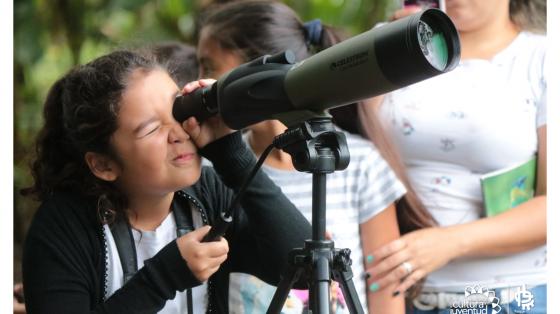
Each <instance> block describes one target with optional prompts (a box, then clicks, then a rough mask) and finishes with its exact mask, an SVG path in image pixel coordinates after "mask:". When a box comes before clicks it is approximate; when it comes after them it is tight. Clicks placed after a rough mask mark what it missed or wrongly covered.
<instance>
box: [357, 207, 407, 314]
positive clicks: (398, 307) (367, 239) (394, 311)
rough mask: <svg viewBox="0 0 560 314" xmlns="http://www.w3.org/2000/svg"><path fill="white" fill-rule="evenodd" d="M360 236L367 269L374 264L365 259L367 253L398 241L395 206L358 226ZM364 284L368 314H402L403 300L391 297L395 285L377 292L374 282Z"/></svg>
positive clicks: (369, 280)
mask: <svg viewBox="0 0 560 314" xmlns="http://www.w3.org/2000/svg"><path fill="white" fill-rule="evenodd" d="M360 235H361V239H362V249H363V252H366V253H365V256H364V264H365V267H364V268H365V269H367V268H368V267H370V266H372V265H375V264H376V261H373V260H371V258H368V257H367V252H373V251H375V250H376V249H378V248H380V247H381V246H383V245H384V244H386V243H389V242H391V241H393V240H395V239H398V238H399V236H400V233H399V227H398V224H397V214H396V209H395V205H394V204H391V205H390V206H389V207H387V208H386V209H385V210H383V211H382V212H380V213H379V214H377V215H375V216H374V217H372V218H370V219H369V220H368V221H366V222H364V223H362V224H361V225H360ZM355 275H361V274H355ZM355 278H356V280H362V279H361V278H359V277H357V276H355ZM366 282H367V289H368V290H367V291H368V294H367V296H368V310H369V313H376V314H377V313H387V314H398V313H404V298H403V297H402V296H401V297H397V298H394V297H393V295H392V294H393V291H394V290H395V289H396V287H397V283H392V284H390V285H389V286H388V287H386V289H382V290H377V289H379V288H378V287H377V286H375V284H374V280H372V279H368V280H367V281H366Z"/></svg>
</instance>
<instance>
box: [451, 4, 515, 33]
mask: <svg viewBox="0 0 560 314" xmlns="http://www.w3.org/2000/svg"><path fill="white" fill-rule="evenodd" d="M445 10H446V13H447V15H448V16H449V17H450V18H451V20H452V21H453V23H454V24H455V27H457V30H459V32H470V31H476V30H479V29H481V28H484V27H485V26H487V25H489V24H491V23H492V22H494V21H496V19H507V20H509V0H447V1H446V2H445Z"/></svg>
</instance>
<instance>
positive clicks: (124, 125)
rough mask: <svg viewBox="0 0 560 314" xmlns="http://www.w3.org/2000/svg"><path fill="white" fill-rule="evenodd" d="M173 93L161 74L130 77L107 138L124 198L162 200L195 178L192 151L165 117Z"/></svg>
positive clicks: (171, 84) (176, 125) (195, 162)
mask: <svg viewBox="0 0 560 314" xmlns="http://www.w3.org/2000/svg"><path fill="white" fill-rule="evenodd" d="M178 93H179V89H178V87H177V85H176V84H175V83H174V82H173V80H172V79H171V77H170V76H169V75H168V74H167V73H166V72H164V71H163V70H152V71H144V70H136V71H134V72H133V73H132V74H131V77H130V80H129V85H128V87H127V89H126V90H125V92H124V93H123V95H122V99H121V104H120V110H119V113H118V118H117V121H118V122H117V123H118V129H117V130H116V131H115V133H114V134H113V136H112V139H111V143H112V145H113V147H114V149H115V151H116V153H117V155H118V156H119V159H120V163H119V166H118V167H119V170H118V175H117V180H116V183H117V184H118V185H119V186H120V187H121V188H122V189H123V190H124V191H125V193H127V195H128V196H129V197H134V195H142V196H143V197H145V196H150V195H165V194H168V193H170V192H174V191H176V190H178V189H180V188H183V187H186V186H190V185H192V184H194V183H195V182H196V181H197V180H198V178H199V177H200V157H199V156H198V154H197V149H196V147H195V145H194V144H193V142H192V141H191V140H190V138H189V136H188V135H187V133H186V132H185V131H184V130H183V128H182V127H181V125H180V124H179V123H178V122H177V121H176V120H175V119H174V118H173V115H172V113H171V112H172V111H171V108H172V105H173V101H174V100H175V97H176V96H177V94H178Z"/></svg>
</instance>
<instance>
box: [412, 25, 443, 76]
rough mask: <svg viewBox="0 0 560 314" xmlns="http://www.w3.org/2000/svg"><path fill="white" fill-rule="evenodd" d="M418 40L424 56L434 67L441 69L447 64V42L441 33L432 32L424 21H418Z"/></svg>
mask: <svg viewBox="0 0 560 314" xmlns="http://www.w3.org/2000/svg"><path fill="white" fill-rule="evenodd" d="M418 41H419V42H420V48H421V49H422V52H423V53H424V56H425V57H426V59H427V60H428V62H430V64H431V65H433V66H434V67H435V68H436V69H438V70H440V71H443V70H444V69H445V67H446V66H447V59H448V52H447V43H446V42H445V38H444V36H443V33H442V32H440V31H437V32H434V31H433V30H432V28H431V27H430V26H429V25H428V24H426V22H424V21H420V22H419V23H418Z"/></svg>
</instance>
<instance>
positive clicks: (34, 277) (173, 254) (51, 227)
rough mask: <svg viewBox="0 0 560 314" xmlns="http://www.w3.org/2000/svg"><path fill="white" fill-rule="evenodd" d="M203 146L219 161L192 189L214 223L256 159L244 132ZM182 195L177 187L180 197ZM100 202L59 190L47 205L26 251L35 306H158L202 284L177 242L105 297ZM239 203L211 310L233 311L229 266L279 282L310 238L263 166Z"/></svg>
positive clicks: (61, 309)
mask: <svg viewBox="0 0 560 314" xmlns="http://www.w3.org/2000/svg"><path fill="white" fill-rule="evenodd" d="M200 153H201V155H203V156H204V157H206V158H208V159H209V160H211V161H212V162H213V164H214V168H215V171H214V169H212V168H208V167H204V168H203V171H202V175H201V178H200V180H199V181H198V182H197V183H196V184H195V185H194V186H192V187H191V188H189V189H188V190H186V191H189V192H188V193H189V194H190V195H191V196H193V197H194V198H196V199H197V200H198V201H199V203H200V205H201V206H202V207H203V209H204V211H206V213H207V215H208V219H209V222H210V224H212V222H213V221H215V220H216V219H217V217H218V215H219V212H220V211H221V210H223V209H225V208H227V207H228V205H229V204H230V202H231V201H232V199H233V191H234V190H235V189H237V188H239V187H240V185H241V183H242V180H243V178H244V177H245V176H246V175H248V173H249V171H250V170H251V168H252V166H253V165H254V164H255V158H254V156H253V154H252V152H251V151H250V150H249V149H248V148H247V146H246V145H245V144H244V143H243V142H242V140H241V136H240V135H239V132H236V133H234V134H232V135H228V136H226V137H224V138H221V139H219V140H217V141H215V142H213V143H211V144H209V145H207V146H206V147H205V148H204V149H202V150H201V151H200ZM216 172H217V173H218V174H220V176H218V175H217V174H216ZM232 188H233V190H232ZM178 199H179V197H178V196H177V194H176V195H175V198H174V202H176V203H177V202H179V200H178ZM96 205H97V203H96V201H95V200H93V199H91V198H87V197H81V196H79V195H76V194H75V193H55V195H53V196H52V197H50V198H49V199H48V200H45V201H44V202H43V203H42V204H41V206H40V208H39V210H38V211H37V213H36V214H35V217H34V219H33V222H32V224H31V227H30V229H29V233H28V235H27V239H26V242H25V247H24V255H23V281H24V289H25V302H26V306H27V311H28V312H29V313H88V312H93V313H155V312H157V311H158V310H160V309H162V308H163V306H164V305H165V302H166V301H167V300H169V299H172V298H174V297H175V294H176V292H177V291H184V290H185V289H186V288H189V287H193V286H196V285H198V284H200V283H199V282H198V281H197V280H196V278H195V277H194V276H193V275H192V273H191V272H190V270H189V268H188V267H187V265H186V262H185V261H184V260H183V259H182V257H181V254H180V252H179V249H178V247H177V244H176V241H172V242H171V243H169V244H168V245H167V246H165V247H164V248H163V249H162V250H161V251H160V252H158V253H157V254H156V255H155V256H154V257H152V258H151V259H149V260H146V262H145V264H144V267H143V268H141V269H140V270H139V271H138V272H137V273H136V275H134V277H132V279H130V280H129V281H128V282H127V283H126V284H125V285H124V286H123V287H122V288H121V289H119V290H117V291H116V292H115V293H114V294H113V295H112V296H111V297H109V298H108V299H107V300H104V293H105V289H106V287H105V285H106V282H105V281H106V276H107V274H106V263H107V243H106V240H105V238H104V234H103V227H102V224H101V223H100V222H99V219H98V217H97V209H96ZM241 207H242V208H240V210H238V211H237V213H236V215H235V216H234V220H233V224H232V226H230V229H229V230H228V232H227V233H226V236H225V238H226V239H227V240H228V243H229V247H230V251H229V254H228V259H227V260H226V261H225V262H224V263H223V264H222V265H221V267H220V269H219V270H218V271H217V272H216V273H215V274H214V275H212V277H210V279H209V291H208V293H209V298H208V312H214V313H227V312H228V285H229V284H228V283H229V273H231V272H244V273H250V274H253V275H256V276H258V277H260V278H261V279H263V280H265V281H266V282H268V283H270V284H273V285H275V284H277V283H278V281H279V279H280V275H281V274H282V272H283V270H284V269H285V267H286V265H287V258H288V253H289V251H290V250H291V249H292V248H294V247H302V246H303V243H304V240H305V239H309V238H311V226H310V225H309V222H308V221H307V220H306V219H305V217H303V215H302V214H301V213H300V212H299V211H298V210H297V209H296V208H295V207H294V205H293V204H292V203H291V202H290V201H289V200H288V199H287V198H286V197H285V196H284V194H282V192H281V191H280V189H279V188H278V187H277V186H276V185H274V183H273V182H272V181H271V180H270V179H269V178H268V177H267V176H266V175H265V174H264V173H263V172H260V171H259V173H258V174H257V175H256V176H255V179H254V180H253V183H252V184H251V185H250V187H249V188H248V189H247V192H246V194H245V197H244V198H243V200H242V202H241Z"/></svg>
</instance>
